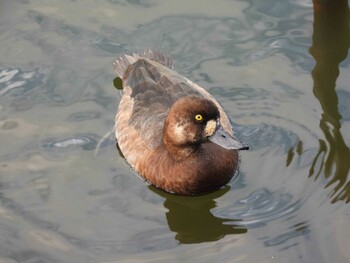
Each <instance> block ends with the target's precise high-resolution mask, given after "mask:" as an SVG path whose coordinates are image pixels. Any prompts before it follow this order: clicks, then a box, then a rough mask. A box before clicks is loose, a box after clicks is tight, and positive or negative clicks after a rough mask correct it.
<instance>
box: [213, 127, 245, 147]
mask: <svg viewBox="0 0 350 263" xmlns="http://www.w3.org/2000/svg"><path fill="white" fill-rule="evenodd" d="M209 140H210V141H211V142H213V143H215V144H217V145H220V146H221V147H223V148H225V149H228V150H249V146H248V145H247V144H245V143H243V142H240V141H239V140H237V139H236V138H235V137H232V135H230V134H228V133H227V132H226V131H224V129H223V128H222V127H221V125H219V126H218V129H217V130H216V131H215V133H214V134H213V135H212V136H210V137H209Z"/></svg>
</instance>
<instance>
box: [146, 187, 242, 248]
mask: <svg viewBox="0 0 350 263" xmlns="http://www.w3.org/2000/svg"><path fill="white" fill-rule="evenodd" d="M149 188H150V190H152V191H154V192H155V193H157V194H159V195H160V196H162V197H163V198H165V201H164V207H165V208H167V209H168V212H166V219H167V222H168V225H169V228H170V230H171V231H173V232H175V233H176V236H175V238H176V239H177V240H179V242H180V243H182V244H188V243H201V242H209V241H215V240H218V239H221V238H223V237H224V236H226V235H230V234H243V233H246V232H247V229H246V228H245V227H244V226H241V225H238V224H236V223H237V221H239V220H235V219H231V218H221V217H216V216H215V215H214V214H213V213H212V212H211V211H210V210H211V209H213V208H215V207H216V202H215V199H217V198H219V197H220V196H222V195H224V194H225V193H227V192H228V191H229V190H230V187H229V186H226V187H225V188H223V189H221V190H219V191H216V192H215V193H211V194H208V195H203V196H176V195H172V194H168V193H166V192H163V191H161V190H158V189H155V188H154V187H152V186H150V187H149Z"/></svg>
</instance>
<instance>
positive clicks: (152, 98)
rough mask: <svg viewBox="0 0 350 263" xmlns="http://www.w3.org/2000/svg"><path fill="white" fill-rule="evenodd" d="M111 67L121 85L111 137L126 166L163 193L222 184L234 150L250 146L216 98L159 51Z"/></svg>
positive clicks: (235, 158)
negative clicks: (236, 130) (237, 134)
mask: <svg viewBox="0 0 350 263" xmlns="http://www.w3.org/2000/svg"><path fill="white" fill-rule="evenodd" d="M113 67H114V71H115V73H116V79H117V80H118V83H120V86H121V89H122V96H121V99H120V102H119V106H118V110H117V113H116V117H115V126H114V129H115V138H116V141H117V145H118V147H119V149H120V151H121V152H122V154H123V156H124V158H125V159H126V161H127V163H128V164H129V165H130V166H131V168H132V169H133V170H134V171H136V173H137V174H138V175H139V176H140V177H141V178H142V179H143V180H145V181H146V182H147V183H149V184H151V185H153V186H155V187H156V188H159V189H162V190H164V191H166V192H168V193H173V194H179V195H200V194H206V193H209V192H213V191H215V190H218V189H220V188H222V187H224V186H225V185H226V184H227V183H228V182H229V181H230V180H231V179H232V177H233V176H234V175H235V174H236V172H237V169H238V164H239V154H238V151H239V150H248V149H249V146H248V145H247V144H245V143H243V142H241V141H240V140H238V139H237V138H236V137H235V134H234V130H233V128H232V125H231V123H230V120H229V118H228V116H227V114H226V113H225V111H224V110H223V108H222V107H221V106H220V104H219V103H218V102H217V101H216V100H215V98H214V97H213V96H212V95H211V94H210V93H208V92H207V91H206V90H205V89H204V88H202V87H200V86H199V85H197V84H195V83H194V82H192V81H190V80H189V79H187V78H186V77H184V76H182V75H181V74H179V73H178V72H176V71H175V70H174V67H173V62H172V59H171V57H170V56H167V55H165V54H163V53H161V52H157V51H154V50H147V51H144V52H142V53H133V54H131V55H127V54H124V55H121V56H120V57H119V58H118V59H117V60H115V62H114V63H113Z"/></svg>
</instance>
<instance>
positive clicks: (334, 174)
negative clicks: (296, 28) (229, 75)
mask: <svg viewBox="0 0 350 263" xmlns="http://www.w3.org/2000/svg"><path fill="white" fill-rule="evenodd" d="M349 18H350V16H349V8H348V2H347V1H345V0H340V1H336V2H334V3H333V2H330V1H317V0H315V1H314V33H313V44H312V47H311V48H310V53H311V54H312V56H313V57H314V58H315V60H316V66H315V68H314V70H313V71H312V77H313V80H314V87H313V92H314V95H315V97H316V98H317V99H318V100H319V102H320V104H321V107H322V110H323V114H322V118H321V120H320V128H321V130H322V131H323V133H324V136H325V139H326V141H325V140H324V139H320V140H319V151H318V153H317V154H316V156H315V159H314V161H313V163H312V165H311V167H310V171H309V176H313V177H315V180H316V179H318V177H319V176H320V175H321V174H324V176H325V178H327V179H328V180H329V181H328V183H327V185H326V187H331V188H332V189H333V190H332V193H331V198H332V201H333V202H336V201H338V200H344V201H345V202H350V180H349V178H348V174H349V169H350V162H349V160H350V150H349V147H348V146H347V145H346V143H345V141H344V139H343V136H342V134H341V131H340V128H341V119H342V116H341V115H340V113H339V109H338V96H337V92H336V90H335V88H336V80H337V78H338V76H339V64H340V62H342V61H343V60H344V59H345V58H346V56H347V53H348V49H349V44H350V29H349V22H350V20H349ZM300 146H301V142H300V143H299V144H298V146H297V148H300ZM297 152H299V155H300V152H301V151H300V150H297Z"/></svg>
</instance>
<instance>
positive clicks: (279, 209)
mask: <svg viewBox="0 0 350 263" xmlns="http://www.w3.org/2000/svg"><path fill="white" fill-rule="evenodd" d="M301 206H302V204H301V201H300V200H297V201H294V200H293V196H292V195H291V194H287V193H283V192H282V191H281V192H278V191H277V192H271V191H269V190H268V189H266V188H261V189H258V190H256V191H254V192H253V193H251V194H249V195H248V196H247V197H245V198H242V199H240V200H238V201H237V202H236V203H235V205H234V209H233V211H230V212H220V213H218V214H219V215H220V216H221V217H231V218H235V219H237V222H236V224H238V225H242V226H245V227H249V228H255V227H261V226H263V225H265V224H267V223H269V222H271V221H272V220H275V219H278V218H282V217H286V216H287V215H291V214H293V213H294V212H295V211H297V210H299V209H300V208H301Z"/></svg>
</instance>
